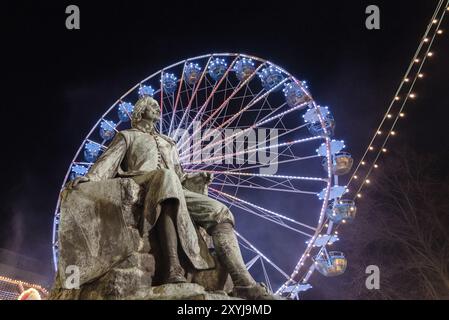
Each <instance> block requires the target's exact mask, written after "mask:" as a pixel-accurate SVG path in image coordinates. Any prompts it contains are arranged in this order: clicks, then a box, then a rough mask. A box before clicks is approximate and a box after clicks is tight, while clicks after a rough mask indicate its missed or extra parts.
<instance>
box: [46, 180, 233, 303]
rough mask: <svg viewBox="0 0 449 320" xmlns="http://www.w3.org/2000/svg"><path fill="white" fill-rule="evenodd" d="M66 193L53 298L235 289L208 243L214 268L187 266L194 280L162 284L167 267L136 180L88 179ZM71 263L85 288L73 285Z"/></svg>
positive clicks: (185, 295) (200, 295) (208, 293)
mask: <svg viewBox="0 0 449 320" xmlns="http://www.w3.org/2000/svg"><path fill="white" fill-rule="evenodd" d="M61 197H62V198H61V219H60V227H59V252H60V255H59V261H58V272H57V276H56V280H55V284H54V286H53V289H52V291H51V293H50V297H49V298H50V299H199V300H207V299H229V297H228V296H227V295H226V294H225V291H226V292H230V291H231V290H232V281H231V280H230V277H229V275H228V274H227V272H226V271H225V270H224V269H223V268H222V267H221V266H220V264H219V262H218V260H217V259H216V257H214V255H213V253H208V252H207V248H206V250H205V252H204V253H202V254H208V255H209V257H208V258H209V259H214V261H215V268H214V269H211V270H204V271H197V270H193V269H191V267H189V266H188V265H186V266H185V268H186V270H187V272H188V275H187V279H188V280H189V281H190V282H194V283H185V284H169V285H161V286H159V285H158V284H159V283H158V275H160V274H161V270H163V269H164V266H163V264H162V263H161V261H160V250H159V248H158V243H157V241H154V240H152V241H150V238H151V239H154V238H155V237H151V231H150V230H149V225H148V224H147V223H146V221H145V220H144V219H142V218H141V213H142V198H143V197H142V194H141V190H140V187H139V186H138V185H137V184H136V183H135V182H134V181H133V180H132V179H112V180H107V181H102V182H87V183H83V184H80V185H79V186H78V188H77V189H76V190H70V191H64V192H63V193H62V195H61ZM199 234H201V232H200V231H199ZM200 236H202V237H203V236H204V237H206V238H207V235H205V234H203V235H200ZM205 240H206V241H204V243H207V242H208V243H210V239H205ZM158 259H159V260H158ZM70 266H76V267H77V268H78V270H79V288H75V289H68V287H67V281H69V282H71V281H72V280H73V278H71V277H73V273H72V272H66V270H68V267H69V268H70ZM189 268H190V269H189ZM155 280H156V281H155ZM152 285H153V286H152ZM214 292H215V293H214ZM217 292H221V294H220V293H217Z"/></svg>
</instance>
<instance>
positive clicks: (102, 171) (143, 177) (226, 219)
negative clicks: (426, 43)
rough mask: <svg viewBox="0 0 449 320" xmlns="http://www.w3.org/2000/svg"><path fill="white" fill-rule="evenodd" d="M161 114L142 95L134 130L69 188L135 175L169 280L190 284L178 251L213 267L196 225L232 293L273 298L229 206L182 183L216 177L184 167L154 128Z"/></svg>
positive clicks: (168, 140) (169, 142)
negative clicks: (251, 266)
mask: <svg viewBox="0 0 449 320" xmlns="http://www.w3.org/2000/svg"><path fill="white" fill-rule="evenodd" d="M160 116H161V111H160V107H159V105H158V103H157V101H156V100H154V99H153V98H151V97H149V96H145V97H142V98H140V99H139V100H138V101H137V103H136V105H135V107H134V110H133V112H132V114H131V124H132V128H131V129H129V130H123V131H120V132H118V133H117V134H116V136H115V138H114V140H113V141H112V142H111V144H110V145H109V147H108V149H107V150H106V151H105V152H104V153H103V154H102V155H101V156H100V157H99V159H98V160H97V161H96V162H95V164H93V166H92V167H91V168H90V170H89V172H88V174H87V175H86V176H84V177H78V178H76V179H74V180H73V181H71V182H70V183H69V184H68V188H76V187H77V185H78V184H79V183H83V182H87V181H102V180H106V179H111V178H115V177H122V178H125V177H126V178H132V179H134V181H135V182H136V183H137V184H139V185H140V186H141V187H142V188H143V190H144V191H145V196H144V199H145V200H144V204H143V217H144V218H145V219H147V221H148V222H149V224H150V227H151V228H153V227H156V226H157V228H156V231H157V236H158V241H159V242H160V245H161V248H162V256H163V259H164V260H165V261H164V262H165V265H166V266H168V267H167V270H166V271H167V272H166V278H165V281H163V282H164V283H180V282H186V278H185V271H184V269H183V268H182V266H181V263H180V259H179V256H178V254H179V252H178V250H182V252H184V253H185V256H186V257H187V258H188V260H189V261H190V262H191V264H192V265H193V267H194V268H195V269H198V270H202V269H206V268H207V267H208V265H207V263H206V261H205V260H204V259H203V258H202V257H201V255H200V248H199V243H198V241H199V240H198V234H197V232H196V229H195V226H194V224H193V223H195V224H197V225H198V226H200V227H202V228H204V229H205V230H206V232H207V233H208V234H209V235H210V236H211V237H212V240H213V244H214V248H215V252H216V254H217V258H218V260H219V262H220V263H221V264H222V265H223V266H224V268H225V269H226V271H227V272H228V273H229V274H230V276H231V279H232V281H233V284H234V289H233V295H235V296H237V297H240V298H244V299H272V298H273V296H272V295H271V294H270V293H269V292H268V291H267V289H266V287H264V286H263V285H261V284H258V283H256V282H255V281H254V279H253V278H252V276H251V275H250V273H249V272H248V270H247V269H246V267H245V264H244V262H243V259H242V255H241V252H240V248H239V245H238V242H237V238H236V235H235V233H234V217H233V215H232V213H231V212H230V210H229V209H228V208H227V207H226V206H225V205H224V204H222V203H221V202H218V201H216V200H214V199H211V198H209V197H208V196H206V195H204V194H200V193H196V192H192V191H190V190H188V189H186V188H185V187H183V182H184V181H185V180H186V179H191V178H195V179H202V180H203V182H204V183H206V184H207V183H210V181H211V180H212V178H213V177H212V176H211V175H209V174H206V173H188V174H187V173H185V172H184V171H183V169H182V167H181V165H180V162H179V155H178V151H177V148H176V143H175V141H173V140H172V139H171V138H169V137H167V136H165V135H162V134H160V133H158V132H157V131H156V129H155V127H156V126H155V124H156V123H157V122H158V121H160ZM192 220H193V222H192ZM156 224H157V225H156Z"/></svg>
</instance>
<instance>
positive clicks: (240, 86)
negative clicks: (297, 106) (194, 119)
mask: <svg viewBox="0 0 449 320" xmlns="http://www.w3.org/2000/svg"><path fill="white" fill-rule="evenodd" d="M263 65H264V64H261V65H259V66H258V67H257V68H256V69H255V70H254V71H253V72H252V73H251V75H249V76H248V78H246V79H245V80H244V81H243V82H241V83H240V84H239V85H238V86H237V88H235V89H234V91H232V93H231V94H230V95H229V97H227V98H226V99H225V101H224V102H223V103H222V104H221V105H220V106H219V107H218V108H216V109H215V111H214V112H213V113H212V114H211V115H210V116H209V117H208V118H207V119H206V120H205V121H204V122H203V123H201V126H200V128H198V130H196V131H194V132H193V135H192V136H195V135H196V134H198V132H199V131H200V130H201V129H202V128H204V127H205V126H206V125H207V124H208V123H209V122H210V121H212V120H213V119H214V117H215V115H216V114H219V113H220V112H221V110H222V109H223V108H224V107H226V105H227V104H228V103H229V101H230V100H231V99H232V97H234V96H235V95H236V94H237V93H238V92H239V91H240V90H241V89H242V88H243V87H244V86H245V85H246V84H247V83H248V82H249V81H251V79H252V78H253V77H254V76H255V75H256V74H257V72H258V71H259V69H260V68H262V66H263ZM205 105H206V104H205ZM187 130H188V129H187ZM182 148H183V145H181V147H180V149H182Z"/></svg>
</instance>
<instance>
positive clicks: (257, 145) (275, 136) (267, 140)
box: [181, 124, 306, 163]
mask: <svg viewBox="0 0 449 320" xmlns="http://www.w3.org/2000/svg"><path fill="white" fill-rule="evenodd" d="M305 126H306V125H305V124H303V125H300V126H297V127H296V128H293V129H290V130H288V129H285V132H283V133H281V134H279V135H274V136H273V137H271V138H269V139H264V140H263V141H259V142H257V143H256V144H255V145H254V146H252V147H251V148H248V149H247V151H248V153H249V152H250V151H255V149H257V148H258V147H259V146H260V145H261V144H263V145H267V143H268V142H271V141H273V140H278V139H279V138H281V137H283V136H285V135H291V134H292V133H293V132H295V131H298V130H300V129H302V128H304V127H305ZM240 132H242V131H240ZM237 135H238V134H237ZM269 135H270V134H269ZM235 136H236V135H235V134H234V137H235ZM226 140H228V138H225V139H222V140H220V141H221V142H223V143H228V141H226ZM220 141H217V142H213V143H211V144H209V145H207V146H205V147H204V148H203V149H205V150H206V151H209V149H212V147H213V146H216V145H219V144H220V143H219V142H220ZM223 143H221V145H223ZM209 152H210V151H209ZM292 156H294V155H293V154H292ZM181 159H182V158H181ZM181 161H182V160H181ZM270 163H271V162H270Z"/></svg>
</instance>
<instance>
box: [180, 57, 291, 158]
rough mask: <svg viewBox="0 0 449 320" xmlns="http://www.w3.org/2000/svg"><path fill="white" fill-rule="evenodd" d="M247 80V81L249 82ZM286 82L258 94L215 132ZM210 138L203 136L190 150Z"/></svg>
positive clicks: (208, 135)
mask: <svg viewBox="0 0 449 320" xmlns="http://www.w3.org/2000/svg"><path fill="white" fill-rule="evenodd" d="M261 66H262V65H260V66H259V67H258V69H259V68H260V67H261ZM258 69H256V70H258ZM247 80H248V79H247ZM247 80H245V81H247ZM285 81H287V78H285V79H283V80H282V81H281V82H279V84H278V85H276V86H275V87H273V88H271V89H270V90H268V91H266V92H265V93H263V94H261V95H259V94H257V95H256V97H255V98H254V99H253V100H252V101H251V102H250V103H248V105H247V106H245V107H244V108H243V109H241V110H240V111H238V112H237V113H235V114H234V115H232V116H231V117H230V118H229V119H228V120H226V121H224V122H223V123H221V124H220V125H219V126H218V127H216V128H214V129H215V130H219V129H221V128H223V127H226V126H227V125H228V124H230V123H232V121H234V120H235V119H236V118H237V117H239V116H240V115H241V114H242V113H243V112H245V111H246V110H248V109H249V108H251V107H252V106H253V105H254V104H256V103H257V102H259V101H260V100H261V99H263V98H266V97H267V96H268V95H269V94H270V93H272V92H273V91H274V90H275V89H276V88H278V86H280V85H282V84H283V83H284V82H285ZM263 91H264V90H261V92H263ZM234 92H236V91H234ZM219 110H220V108H218V109H217V111H219ZM215 114H216V113H215V112H214V113H213V114H212V115H211V117H210V118H209V119H211V118H212V119H213V117H214V115H215ZM208 122H209V120H206V122H205V123H204V124H203V125H202V126H205V125H206V124H207V123H208ZM210 136H211V135H210V134H206V135H205V136H202V137H201V140H200V141H198V142H196V143H193V145H192V147H191V148H190V150H191V149H193V150H194V149H195V147H196V146H198V144H201V142H203V141H204V140H205V139H207V138H209V137H210ZM187 152H189V149H188V150H187Z"/></svg>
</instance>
